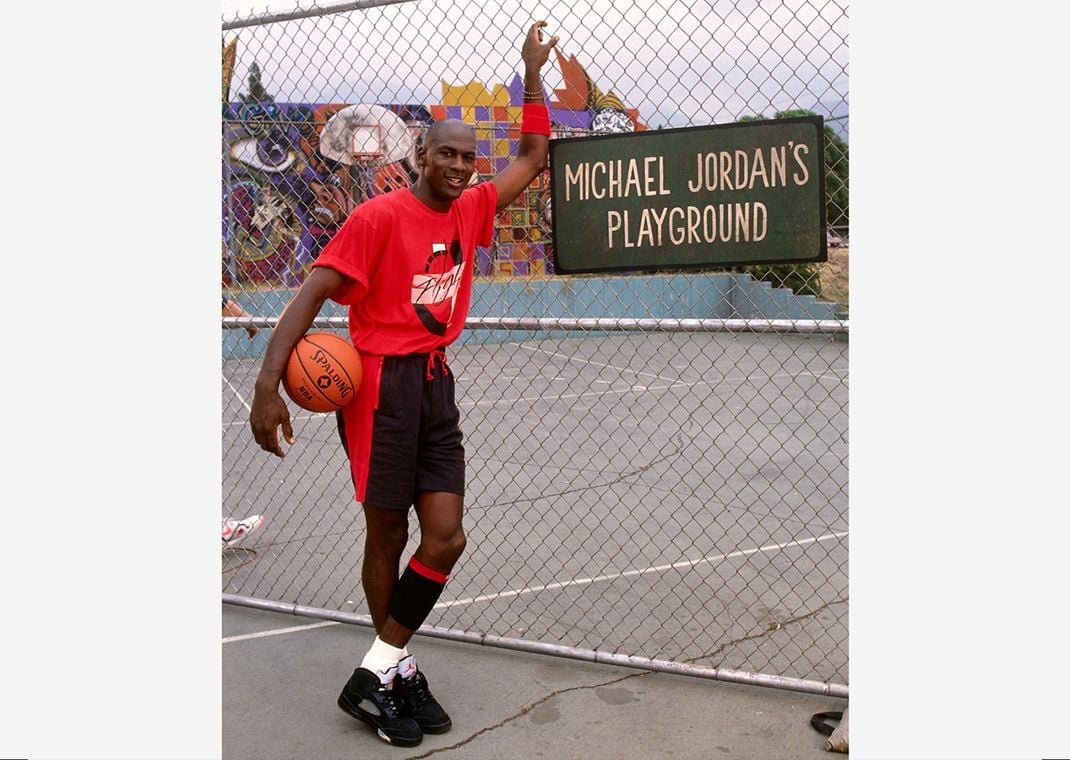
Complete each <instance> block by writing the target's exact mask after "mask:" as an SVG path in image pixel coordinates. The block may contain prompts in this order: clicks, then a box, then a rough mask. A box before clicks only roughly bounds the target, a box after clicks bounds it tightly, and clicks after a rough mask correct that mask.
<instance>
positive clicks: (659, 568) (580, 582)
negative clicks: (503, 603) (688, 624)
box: [435, 531, 848, 609]
mask: <svg viewBox="0 0 1070 760" xmlns="http://www.w3.org/2000/svg"><path fill="white" fill-rule="evenodd" d="M846 535H848V531H842V532H840V533H826V534H825V535H824V536H818V537H816V538H804V539H802V540H801V541H788V542H787V543H783V544H769V545H768V546H760V547H757V548H755V549H742V550H740V551H737V552H730V553H729V554H719V555H717V556H716V557H702V558H701V559H692V560H684V561H682V562H673V563H672V564H671V565H655V566H653V567H645V568H641V569H639V570H624V571H622V572H619V573H610V574H608V575H596V576H594V577H593V578H578V579H575V580H571V581H559V582H558V583H547V584H544V585H540V586H528V587H527V588H522V589H515V590H512V591H502V592H500V593H497V594H484V595H483V596H473V597H469V598H468V599H455V600H454V601H452V602H439V603H438V604H436V605H435V609H440V608H446V607H455V606H457V605H461V604H474V603H476V602H486V601H490V600H492V599H503V598H505V597H511V596H520V595H521V594H533V593H536V592H539V591H549V590H552V589H559V588H568V587H569V586H586V585H588V584H591V583H597V582H599V581H612V580H617V579H618V578H631V577H635V576H638V575H646V574H647V573H660V572H664V571H665V570H674V569H676V568H680V567H696V566H698V565H703V564H709V563H712V562H720V561H721V560H725V559H732V558H734V557H746V556H747V555H749V554H756V553H758V552H766V551H773V550H776V549H786V548H787V547H789V546H803V545H804V544H812V543H816V542H818V541H824V540H826V539H829V538H842V537H844V536H846Z"/></svg>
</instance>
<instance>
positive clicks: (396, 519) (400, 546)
mask: <svg viewBox="0 0 1070 760" xmlns="http://www.w3.org/2000/svg"><path fill="white" fill-rule="evenodd" d="M364 513H365V517H366V520H365V531H366V539H365V542H364V543H365V547H366V551H368V552H371V553H376V554H385V555H399V554H400V553H401V552H402V551H403V550H404V549H405V544H406V543H407V542H408V540H409V516H408V514H407V513H406V512H404V511H400V510H386V509H377V508H374V507H373V508H370V509H369V508H368V507H365V509H364Z"/></svg>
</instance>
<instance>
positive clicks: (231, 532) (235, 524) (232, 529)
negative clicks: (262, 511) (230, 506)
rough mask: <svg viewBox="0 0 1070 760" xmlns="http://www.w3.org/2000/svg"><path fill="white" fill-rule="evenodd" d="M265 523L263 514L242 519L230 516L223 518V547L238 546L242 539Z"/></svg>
mask: <svg viewBox="0 0 1070 760" xmlns="http://www.w3.org/2000/svg"><path fill="white" fill-rule="evenodd" d="M263 524H264V517H263V515H250V516H249V517H246V518H243V519H241V520H235V519H234V518H233V517H228V518H226V519H225V520H223V548H224V549H226V548H227V547H228V546H237V545H238V544H239V543H241V541H242V539H243V538H245V537H246V536H248V535H249V534H250V533H252V532H253V531H254V530H256V529H257V528H259V527H260V526H261V525H263Z"/></svg>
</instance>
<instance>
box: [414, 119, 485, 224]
mask: <svg viewBox="0 0 1070 760" xmlns="http://www.w3.org/2000/svg"><path fill="white" fill-rule="evenodd" d="M416 166H417V167H418V168H419V170H420V177H419V179H417V180H416V184H415V185H414V186H413V188H412V191H413V193H414V194H415V195H416V197H417V198H419V199H420V200H421V201H423V202H424V203H425V204H427V205H428V206H430V207H431V208H432V209H434V210H435V211H447V210H449V207H450V204H452V203H453V202H454V201H455V200H457V198H459V197H460V195H461V191H463V190H464V189H465V188H466V187H468V181H469V180H470V179H471V178H472V174H473V173H474V172H475V167H476V133H475V130H474V129H473V128H472V126H471V125H470V124H466V123H465V122H463V121H459V120H457V119H448V120H446V121H439V122H435V123H434V124H432V125H431V126H430V127H429V128H428V130H427V133H426V134H425V135H424V140H423V144H421V145H418V146H417V148H416Z"/></svg>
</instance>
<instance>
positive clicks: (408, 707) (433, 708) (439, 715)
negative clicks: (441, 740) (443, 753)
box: [394, 660, 453, 734]
mask: <svg viewBox="0 0 1070 760" xmlns="http://www.w3.org/2000/svg"><path fill="white" fill-rule="evenodd" d="M402 662H404V660H402ZM405 672H406V668H404V667H403V666H402V665H401V664H399V665H398V675H397V677H396V678H395V679H394V691H396V692H397V693H398V696H399V698H400V699H401V700H402V701H403V703H404V706H405V714H406V715H410V716H412V719H413V720H415V721H416V722H417V723H418V724H419V725H420V728H421V729H423V731H424V733H428V734H444V733H446V732H447V731H449V730H450V726H452V725H453V721H451V720H450V716H449V715H447V714H446V711H445V710H443V709H442V705H440V704H439V703H438V700H437V699H435V698H434V697H433V696H432V695H431V690H430V689H428V688H427V678H426V677H425V676H424V674H423V673H421V672H420V671H419V670H416V669H415V668H412V669H411V673H409V674H408V677H407V678H406V677H405V676H403V675H402V673H405Z"/></svg>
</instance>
